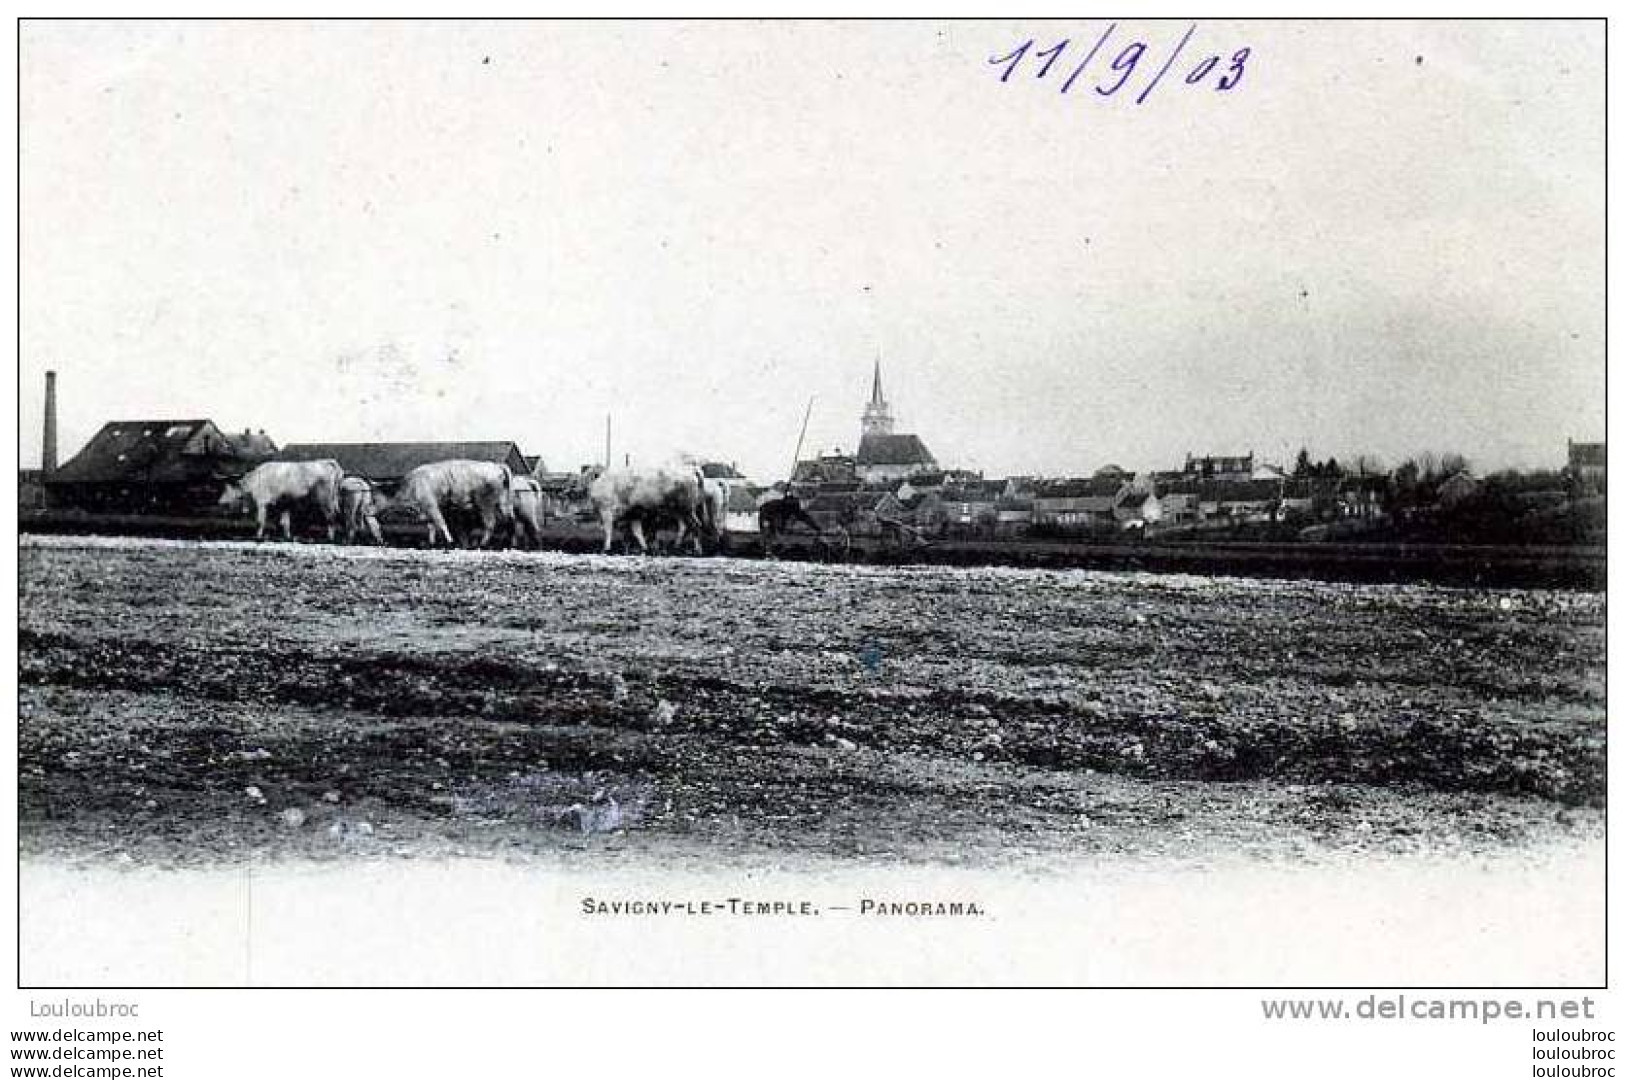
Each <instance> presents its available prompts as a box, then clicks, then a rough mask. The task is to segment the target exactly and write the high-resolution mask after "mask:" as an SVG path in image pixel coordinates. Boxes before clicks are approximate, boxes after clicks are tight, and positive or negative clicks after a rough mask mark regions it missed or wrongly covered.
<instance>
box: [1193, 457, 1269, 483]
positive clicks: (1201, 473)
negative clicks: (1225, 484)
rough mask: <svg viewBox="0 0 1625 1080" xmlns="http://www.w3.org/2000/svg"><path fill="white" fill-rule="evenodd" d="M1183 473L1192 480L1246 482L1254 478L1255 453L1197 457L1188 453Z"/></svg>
mask: <svg viewBox="0 0 1625 1080" xmlns="http://www.w3.org/2000/svg"><path fill="white" fill-rule="evenodd" d="M1183 475H1184V476H1185V477H1186V479H1190V480H1223V481H1230V482H1245V481H1248V480H1251V479H1253V455H1252V454H1251V453H1247V454H1242V455H1237V456H1232V457H1223V456H1213V455H1209V456H1206V457H1196V456H1195V455H1194V454H1186V455H1185V468H1184V471H1183Z"/></svg>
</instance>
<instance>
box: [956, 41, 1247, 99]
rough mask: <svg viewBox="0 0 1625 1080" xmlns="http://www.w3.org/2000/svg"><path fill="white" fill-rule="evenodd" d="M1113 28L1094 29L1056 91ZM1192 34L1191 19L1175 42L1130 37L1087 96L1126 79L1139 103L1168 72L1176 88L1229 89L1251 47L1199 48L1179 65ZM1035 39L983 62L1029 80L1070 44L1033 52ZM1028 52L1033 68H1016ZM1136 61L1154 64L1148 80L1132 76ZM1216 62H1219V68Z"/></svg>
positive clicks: (1116, 87) (1067, 86) (1108, 93)
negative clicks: (1027, 75)
mask: <svg viewBox="0 0 1625 1080" xmlns="http://www.w3.org/2000/svg"><path fill="white" fill-rule="evenodd" d="M1117 29H1118V24H1117V23H1115V22H1114V23H1111V24H1110V25H1108V26H1107V27H1106V29H1105V30H1103V31H1102V32H1101V33H1100V36H1099V37H1098V38H1096V39H1095V41H1094V44H1093V45H1092V46H1091V47H1090V49H1089V51H1088V52H1087V53H1086V54H1084V57H1083V59H1082V60H1079V61H1078V64H1077V66H1076V67H1074V68H1073V69H1072V72H1071V74H1069V75H1068V76H1067V77H1066V81H1065V82H1063V83H1062V84H1061V93H1063V94H1065V93H1068V92H1070V91H1071V89H1072V86H1073V84H1074V83H1076V82H1077V81H1078V80H1079V79H1081V78H1082V77H1083V75H1084V72H1086V71H1087V70H1088V69H1089V65H1090V64H1091V63H1092V62H1093V61H1094V59H1095V57H1096V56H1097V55H1098V54H1099V53H1100V52H1101V51H1102V50H1103V49H1104V48H1105V47H1106V45H1107V43H1108V42H1109V41H1110V40H1111V38H1112V35H1113V34H1114V33H1116V31H1117ZM1196 35H1197V24H1196V23H1191V24H1189V25H1188V26H1187V27H1186V28H1185V33H1184V35H1183V36H1182V37H1180V38H1179V39H1178V41H1177V42H1172V43H1167V42H1164V43H1156V42H1153V41H1151V40H1133V41H1130V42H1129V43H1128V44H1126V45H1124V46H1123V47H1122V48H1120V49H1118V50H1117V52H1116V55H1115V56H1113V58H1112V60H1111V62H1110V65H1109V67H1110V70H1109V71H1108V72H1107V73H1106V74H1104V75H1103V76H1102V77H1101V78H1100V81H1099V82H1097V83H1096V84H1095V86H1094V91H1095V92H1094V94H1093V95H1091V96H1094V97H1101V98H1111V97H1114V96H1115V95H1117V94H1118V93H1119V92H1120V91H1122V90H1123V89H1125V88H1130V84H1131V83H1139V84H1140V85H1139V87H1138V91H1137V92H1134V93H1132V94H1131V95H1130V96H1132V97H1133V98H1134V103H1135V104H1136V105H1144V104H1145V103H1146V102H1147V101H1148V100H1150V98H1151V96H1152V94H1153V92H1154V91H1156V89H1157V88H1158V87H1159V86H1161V85H1162V83H1163V80H1164V79H1165V78H1167V76H1168V75H1169V73H1170V72H1173V73H1174V74H1175V81H1173V82H1172V85H1174V86H1176V87H1177V86H1188V87H1190V86H1201V85H1204V84H1205V85H1206V86H1207V87H1208V89H1209V90H1210V91H1211V92H1216V93H1229V92H1230V91H1232V90H1235V89H1236V88H1237V87H1239V86H1240V85H1241V82H1242V77H1243V76H1244V75H1245V74H1246V73H1247V70H1248V63H1249V61H1250V60H1251V59H1252V48H1251V46H1245V45H1244V46H1242V47H1240V48H1238V49H1236V50H1234V51H1233V52H1231V53H1230V54H1229V57H1228V61H1227V60H1226V57H1225V54H1224V52H1222V51H1208V50H1203V53H1199V54H1197V55H1199V56H1201V59H1200V60H1198V61H1197V62H1196V63H1195V64H1194V65H1193V66H1191V67H1189V68H1187V67H1186V66H1185V65H1186V64H1189V63H1190V60H1189V59H1186V60H1185V61H1184V62H1183V63H1182V62H1181V57H1182V56H1183V55H1184V53H1185V47H1186V46H1187V45H1189V44H1190V43H1191V40H1192V39H1193V38H1194V37H1196ZM1037 44H1038V39H1036V38H1028V39H1027V40H1026V41H1023V42H1022V43H1021V44H1019V45H1017V46H1016V47H1015V48H1014V49H1013V50H1011V51H1010V52H1008V53H1005V54H1004V55H1003V56H994V57H991V58H989V59H988V64H989V65H991V66H992V67H994V68H998V69H1002V70H1001V71H1000V74H999V82H1001V83H1008V82H1010V81H1011V79H1012V77H1013V76H1015V75H1016V73H1017V71H1018V70H1020V71H1024V72H1030V73H1031V75H1032V78H1033V79H1034V80H1037V79H1042V78H1044V77H1045V76H1047V75H1048V74H1049V73H1050V69H1051V68H1053V67H1054V66H1055V65H1056V64H1057V63H1059V62H1060V60H1061V57H1062V56H1063V55H1064V54H1066V52H1067V51H1068V50H1069V49H1070V48H1071V45H1072V39H1071V38H1070V37H1065V38H1061V39H1060V40H1058V41H1056V42H1055V43H1054V44H1053V45H1050V46H1049V47H1048V48H1044V49H1039V50H1038V51H1036V52H1033V49H1034V46H1035V45H1037ZM1029 52H1033V59H1034V62H1035V63H1036V64H1038V66H1037V67H1036V68H1033V67H1028V68H1022V61H1023V60H1024V59H1026V56H1027V54H1028V53H1029ZM1108 55H1110V54H1108ZM1142 60H1145V61H1148V62H1147V63H1146V64H1145V65H1144V67H1145V69H1146V70H1147V71H1151V70H1152V69H1153V68H1154V69H1155V74H1152V75H1151V76H1150V78H1149V79H1148V80H1139V79H1138V78H1137V76H1138V75H1139V72H1140V69H1141V66H1142V65H1141V61H1142ZM1220 65H1225V66H1223V67H1222V68H1221V66H1220ZM1215 71H1218V72H1219V77H1218V78H1217V79H1209V78H1208V76H1209V75H1211V74H1213V73H1214V72H1215ZM1131 89H1132V88H1131Z"/></svg>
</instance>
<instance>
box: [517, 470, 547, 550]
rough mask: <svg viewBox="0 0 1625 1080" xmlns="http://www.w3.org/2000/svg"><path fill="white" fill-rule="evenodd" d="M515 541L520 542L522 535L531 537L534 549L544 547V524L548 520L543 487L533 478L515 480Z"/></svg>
mask: <svg viewBox="0 0 1625 1080" xmlns="http://www.w3.org/2000/svg"><path fill="white" fill-rule="evenodd" d="M511 490H512V492H513V540H514V544H515V545H518V543H519V542H520V534H521V533H523V534H524V535H525V536H527V537H529V539H530V544H531V546H532V547H541V546H542V523H543V522H544V521H545V520H546V518H547V509H546V504H545V502H544V501H543V500H544V498H545V497H544V496H543V495H542V485H541V484H539V483H537V482H536V478H535V477H533V476H516V477H514V478H513V486H512V488H511Z"/></svg>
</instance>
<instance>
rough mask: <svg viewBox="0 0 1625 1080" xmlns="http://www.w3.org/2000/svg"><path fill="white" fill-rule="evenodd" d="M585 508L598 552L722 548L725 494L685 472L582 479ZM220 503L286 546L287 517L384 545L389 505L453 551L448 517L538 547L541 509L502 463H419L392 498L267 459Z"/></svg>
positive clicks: (481, 532) (489, 535)
mask: <svg viewBox="0 0 1625 1080" xmlns="http://www.w3.org/2000/svg"><path fill="white" fill-rule="evenodd" d="M583 483H584V491H583V494H584V495H585V497H586V499H587V501H589V502H590V503H591V505H592V507H593V509H594V510H595V511H596V512H597V514H598V518H599V520H600V521H601V522H602V523H603V527H604V550H605V551H606V552H608V551H611V550H613V548H614V546H615V542H616V541H617V540H620V541H622V542H623V544H624V543H625V542H626V541H627V540H631V541H634V542H635V543H636V544H637V548H638V550H639V551H640V552H642V553H644V554H647V553H648V552H649V541H650V537H651V536H652V535H653V534H655V533H658V532H660V531H662V530H667V529H670V530H674V531H675V532H676V541H675V545H674V546H675V547H676V548H677V549H679V550H681V549H682V548H683V546H684V544H685V543H689V544H692V546H693V549H694V551H695V552H696V553H697V554H703V553H704V552H705V550H706V544H707V543H710V544H711V545H712V546H713V547H714V546H716V545H717V544H719V543H720V540H721V535H722V522H723V515H724V508H725V505H726V500H727V489H726V487H725V486H724V485H722V484H720V483H719V482H717V481H712V480H707V479H706V478H705V477H704V476H703V475H702V474H701V473H700V471H699V470H698V469H695V468H689V467H686V466H679V467H655V468H627V469H617V470H608V471H602V470H600V471H595V472H593V473H590V474H588V475H586V476H584V477H583ZM220 504H221V505H222V506H226V507H229V508H232V509H236V510H239V511H247V512H250V513H252V514H253V515H254V518H255V523H256V525H257V526H258V528H257V530H256V532H255V537H256V539H260V540H263V539H265V533H266V529H267V527H268V526H269V525H270V524H271V522H272V521H273V520H279V521H280V524H281V526H282V536H283V538H284V539H289V540H291V539H292V538H293V512H294V511H295V510H299V511H301V512H309V513H314V514H315V516H316V517H317V518H318V519H319V520H320V521H321V523H322V525H323V526H324V527H325V528H326V530H327V538H328V539H329V540H336V539H339V538H340V537H341V536H342V539H343V541H344V542H345V543H347V544H348V543H354V542H355V541H356V540H357V538H368V539H371V540H372V542H373V543H375V544H382V543H383V530H382V529H381V528H380V526H379V524H378V515H379V513H381V512H383V511H384V510H386V509H389V508H391V507H396V508H399V509H400V510H401V511H404V512H407V513H410V514H411V515H413V516H414V517H415V518H417V519H418V520H419V521H422V522H425V523H426V524H427V526H428V542H429V545H430V546H431V547H433V546H437V545H440V544H446V545H455V544H456V543H457V536H456V534H454V533H453V532H452V529H451V525H450V524H449V523H448V520H447V518H448V516H450V517H453V518H456V519H460V520H474V519H477V520H478V530H477V534H476V535H475V536H474V537H473V538H472V539H473V543H474V545H475V546H477V547H487V546H489V545H490V544H491V543H492V541H493V540H496V539H498V538H505V539H506V540H507V541H508V542H509V543H511V544H514V545H518V544H522V543H529V544H530V545H531V546H539V545H540V543H541V534H542V526H543V524H544V522H545V520H546V503H545V499H544V496H543V494H542V488H541V485H540V484H539V483H538V482H537V480H536V478H535V477H532V476H524V475H516V474H515V473H514V472H513V470H511V469H510V468H509V467H508V466H506V465H500V464H496V463H494V462H488V461H466V460H454V461H436V462H431V463H429V464H426V465H419V466H418V467H416V468H414V469H412V470H411V471H410V472H408V473H407V474H406V475H405V476H403V477H402V478H401V482H400V484H399V486H398V487H397V488H396V491H395V493H394V495H393V496H387V495H385V494H384V493H383V492H382V491H380V490H378V488H377V487H375V486H374V485H373V484H372V483H371V481H369V480H367V479H366V478H365V477H361V476H346V475H345V473H344V469H343V467H342V466H340V465H339V463H338V462H337V461H333V460H331V459H328V460H322V461H269V462H266V463H265V464H263V465H260V466H258V467H257V468H255V469H253V470H252V471H251V472H249V473H248V474H247V475H245V476H244V477H243V478H242V479H241V480H237V481H233V482H232V483H229V484H227V485H226V490H225V492H224V494H222V495H221V496H220Z"/></svg>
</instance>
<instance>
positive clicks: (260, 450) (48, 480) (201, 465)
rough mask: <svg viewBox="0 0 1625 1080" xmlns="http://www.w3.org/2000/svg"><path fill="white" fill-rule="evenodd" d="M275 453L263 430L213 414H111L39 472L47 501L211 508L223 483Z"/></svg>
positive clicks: (130, 508)
mask: <svg viewBox="0 0 1625 1080" xmlns="http://www.w3.org/2000/svg"><path fill="white" fill-rule="evenodd" d="M275 452H276V444H275V443H273V442H272V441H271V440H270V439H269V438H268V437H267V436H266V434H265V433H264V432H263V431H261V432H258V433H254V432H250V431H246V430H245V431H244V432H243V433H242V434H241V435H236V434H227V433H226V432H224V431H222V430H221V429H220V428H219V427H217V426H216V425H215V423H214V422H213V421H212V420H115V421H113V422H111V423H108V424H105V425H103V426H102V429H101V430H100V431H98V432H97V433H96V434H95V435H94V436H93V437H92V438H91V440H90V442H88V443H86V444H85V448H84V449H83V450H80V451H79V453H77V454H75V455H74V456H73V457H72V458H70V459H68V460H67V461H66V462H64V463H63V464H62V465H61V466H59V467H58V468H57V469H56V470H55V471H53V472H52V473H50V475H48V476H46V477H44V478H43V480H44V484H45V487H46V490H47V491H48V492H49V494H50V499H51V502H52V503H53V504H54V505H58V506H67V507H75V508H78V509H83V510H97V511H102V512H112V513H184V512H196V511H199V510H205V509H209V508H212V507H213V506H214V504H215V503H216V501H218V499H219V497H220V493H221V491H222V489H223V488H224V486H225V483H226V481H228V480H232V479H235V478H237V477H239V476H242V475H243V474H244V473H245V472H247V471H248V470H249V469H251V468H253V467H254V466H255V465H256V464H258V463H259V462H261V461H264V460H265V459H266V458H268V457H270V456H271V455H272V454H274V453H275Z"/></svg>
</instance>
